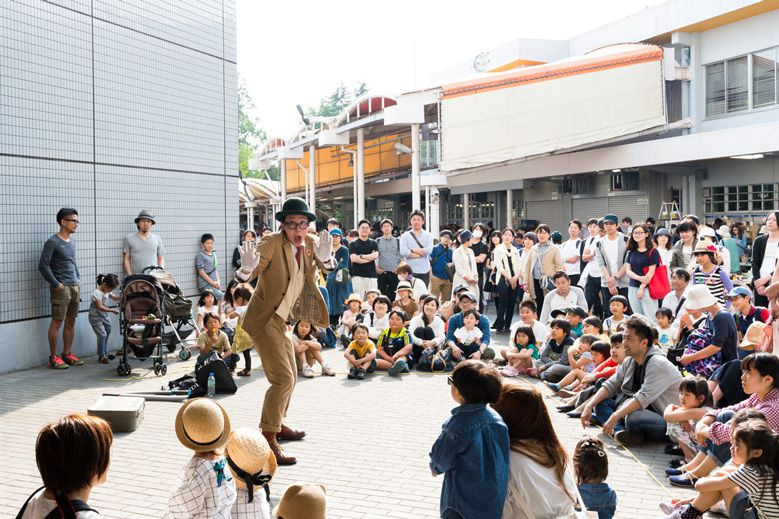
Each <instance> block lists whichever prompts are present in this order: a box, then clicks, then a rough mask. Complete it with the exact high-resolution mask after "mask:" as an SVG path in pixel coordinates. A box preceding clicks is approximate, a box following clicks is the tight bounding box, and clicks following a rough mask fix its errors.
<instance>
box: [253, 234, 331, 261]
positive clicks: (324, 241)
mask: <svg viewBox="0 0 779 519" xmlns="http://www.w3.org/2000/svg"><path fill="white" fill-rule="evenodd" d="M314 251H315V252H316V257H317V258H319V261H321V262H323V263H324V262H326V261H327V260H329V259H330V256H331V255H332V253H333V237H332V236H330V233H329V232H327V230H326V229H325V230H323V231H322V232H320V233H319V243H317V244H316V246H315V249H314ZM241 260H243V256H241Z"/></svg>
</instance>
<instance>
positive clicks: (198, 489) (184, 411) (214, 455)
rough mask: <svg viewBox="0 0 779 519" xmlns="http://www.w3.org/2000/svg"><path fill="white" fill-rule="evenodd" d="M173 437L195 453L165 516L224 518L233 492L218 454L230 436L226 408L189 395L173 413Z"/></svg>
mask: <svg viewBox="0 0 779 519" xmlns="http://www.w3.org/2000/svg"><path fill="white" fill-rule="evenodd" d="M176 436H177V437H178V439H179V442H181V444H182V445H183V446H184V447H186V448H187V449H190V450H192V451H194V452H195V454H194V456H192V459H190V460H189V461H188V462H187V464H186V465H184V469H183V470H182V473H181V482H180V483H179V484H178V485H177V486H176V487H175V488H174V489H173V490H172V492H171V496H170V499H169V500H168V512H167V514H166V515H165V517H170V518H173V519H179V518H180V519H184V518H192V519H195V518H198V519H199V518H203V519H205V518H219V519H222V518H223V519H228V518H229V517H230V509H231V508H232V506H233V503H234V502H235V498H236V491H235V481H234V480H233V477H232V476H231V475H230V471H229V469H227V461H226V460H225V458H224V457H223V456H222V454H221V448H222V447H224V445H225V443H227V439H228V438H229V436H230V417H229V416H228V415H227V411H225V409H224V408H223V407H222V406H221V405H219V403H217V402H216V401H214V400H210V399H208V398H193V399H192V400H189V401H187V402H186V403H184V405H182V406H181V409H179V412H178V414H177V415H176Z"/></svg>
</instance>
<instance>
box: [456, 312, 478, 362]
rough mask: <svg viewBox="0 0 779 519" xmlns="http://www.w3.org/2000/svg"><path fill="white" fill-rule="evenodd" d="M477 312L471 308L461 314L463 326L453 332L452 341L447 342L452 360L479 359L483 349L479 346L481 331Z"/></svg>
mask: <svg viewBox="0 0 779 519" xmlns="http://www.w3.org/2000/svg"><path fill="white" fill-rule="evenodd" d="M479 318H480V316H479V312H477V311H476V310H474V309H473V308H471V309H470V310H466V311H465V312H463V326H461V327H459V328H457V329H456V330H455V331H454V338H455V340H454V341H449V349H450V351H451V354H452V357H453V360H454V361H455V362H458V361H460V360H464V359H480V358H481V354H482V353H483V352H484V349H483V348H482V346H481V339H482V335H483V334H482V331H481V330H480V329H479V327H478V326H477V325H478V324H479Z"/></svg>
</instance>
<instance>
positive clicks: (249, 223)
mask: <svg viewBox="0 0 779 519" xmlns="http://www.w3.org/2000/svg"><path fill="white" fill-rule="evenodd" d="M256 206H257V202H248V203H247V204H246V228H247V229H248V230H251V231H253V230H254V208H255V207H256Z"/></svg>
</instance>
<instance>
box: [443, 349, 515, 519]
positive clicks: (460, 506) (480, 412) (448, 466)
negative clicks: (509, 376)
mask: <svg viewBox="0 0 779 519" xmlns="http://www.w3.org/2000/svg"><path fill="white" fill-rule="evenodd" d="M447 379H448V381H449V384H450V385H451V392H452V399H454V401H455V402H457V403H458V404H460V405H459V406H458V407H455V408H454V409H453V410H452V416H451V417H450V418H449V419H448V420H447V421H446V422H444V424H443V426H442V428H441V429H442V430H441V434H440V435H439V436H438V439H437V440H436V441H435V443H434V444H433V448H432V449H431V451H430V470H431V471H432V473H433V475H434V476H437V475H439V474H444V484H443V486H442V488H441V505H440V515H441V517H479V518H483V519H498V518H500V517H501V514H502V512H503V501H504V499H505V497H506V489H507V487H508V477H509V435H508V428H507V427H506V424H505V423H504V422H503V419H502V418H501V417H500V415H499V414H498V413H497V412H496V411H495V410H494V409H493V408H492V407H490V406H489V405H488V404H494V403H495V402H497V401H498V398H499V397H500V392H501V387H502V381H501V376H500V373H498V370H497V369H496V368H495V367H494V366H489V365H487V364H484V363H483V362H480V361H475V360H468V361H465V362H461V363H460V364H458V365H457V367H455V368H454V372H452V376H450V377H447Z"/></svg>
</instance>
